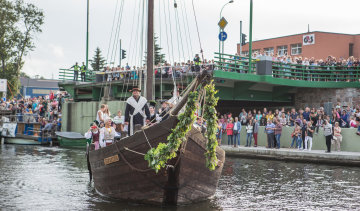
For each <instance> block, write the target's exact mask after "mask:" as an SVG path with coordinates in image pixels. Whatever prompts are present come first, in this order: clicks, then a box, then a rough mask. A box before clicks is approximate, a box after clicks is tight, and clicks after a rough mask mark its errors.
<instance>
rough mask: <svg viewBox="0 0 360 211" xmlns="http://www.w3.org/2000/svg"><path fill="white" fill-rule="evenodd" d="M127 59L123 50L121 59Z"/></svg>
mask: <svg viewBox="0 0 360 211" xmlns="http://www.w3.org/2000/svg"><path fill="white" fill-rule="evenodd" d="M125 58H126V51H125V50H121V59H125Z"/></svg>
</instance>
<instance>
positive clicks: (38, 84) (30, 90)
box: [19, 77, 60, 98]
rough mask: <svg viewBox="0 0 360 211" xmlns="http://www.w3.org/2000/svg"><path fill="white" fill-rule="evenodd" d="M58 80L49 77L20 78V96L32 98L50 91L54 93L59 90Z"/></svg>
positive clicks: (47, 93)
mask: <svg viewBox="0 0 360 211" xmlns="http://www.w3.org/2000/svg"><path fill="white" fill-rule="evenodd" d="M58 82H60V81H59V80H49V79H32V78H24V77H21V78H20V83H21V88H20V96H19V97H25V98H33V97H39V96H45V95H49V94H50V92H51V91H52V92H54V93H56V92H57V91H59V86H58Z"/></svg>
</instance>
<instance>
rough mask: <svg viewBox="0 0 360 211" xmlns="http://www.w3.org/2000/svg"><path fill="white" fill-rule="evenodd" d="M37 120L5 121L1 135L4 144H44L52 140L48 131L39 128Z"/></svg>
mask: <svg viewBox="0 0 360 211" xmlns="http://www.w3.org/2000/svg"><path fill="white" fill-rule="evenodd" d="M40 128H41V125H40V123H37V122H6V123H3V126H2V133H1V135H2V137H4V142H5V143H6V144H20V145H46V144H50V143H51V142H52V137H51V135H50V134H49V133H47V132H45V131H43V132H42V131H41V130H40Z"/></svg>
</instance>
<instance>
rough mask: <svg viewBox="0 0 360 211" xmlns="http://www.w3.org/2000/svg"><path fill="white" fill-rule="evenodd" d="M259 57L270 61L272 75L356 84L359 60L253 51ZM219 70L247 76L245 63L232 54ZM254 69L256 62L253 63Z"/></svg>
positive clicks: (359, 67) (245, 60)
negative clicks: (264, 57)
mask: <svg viewBox="0 0 360 211" xmlns="http://www.w3.org/2000/svg"><path fill="white" fill-rule="evenodd" d="M262 56H269V57H271V58H272V61H273V76H274V77H279V78H286V79H293V80H300V79H302V80H309V81H347V82H350V81H360V78H359V73H360V60H359V59H358V58H355V57H353V56H350V57H349V58H342V57H341V58H336V57H334V56H331V55H330V56H328V57H327V58H324V59H315V58H314V57H311V58H307V57H304V58H303V57H302V56H290V55H287V54H285V55H278V54H274V53H264V52H263V51H260V52H259V51H255V52H254V53H253V54H252V58H253V59H255V60H259V59H260V58H261V57H262ZM225 63H226V64H224V65H223V67H222V69H223V70H225V71H231V72H239V73H247V72H248V67H247V65H248V63H249V60H248V58H247V57H240V56H239V54H235V55H234V56H232V57H230V59H225ZM254 65H255V66H256V63H255V64H254Z"/></svg>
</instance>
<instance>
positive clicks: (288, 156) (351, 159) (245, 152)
mask: <svg viewBox="0 0 360 211" xmlns="http://www.w3.org/2000/svg"><path fill="white" fill-rule="evenodd" d="M221 147H222V148H223V149H224V150H225V152H226V156H229V157H246V158H258V159H272V160H283V161H294V162H305V163H319V164H333V165H346V166H357V167H360V153H359V152H335V151H334V152H331V153H325V151H324V150H312V151H304V150H297V149H288V148H281V149H268V148H266V147H242V146H241V147H233V146H228V145H222V146H221Z"/></svg>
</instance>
